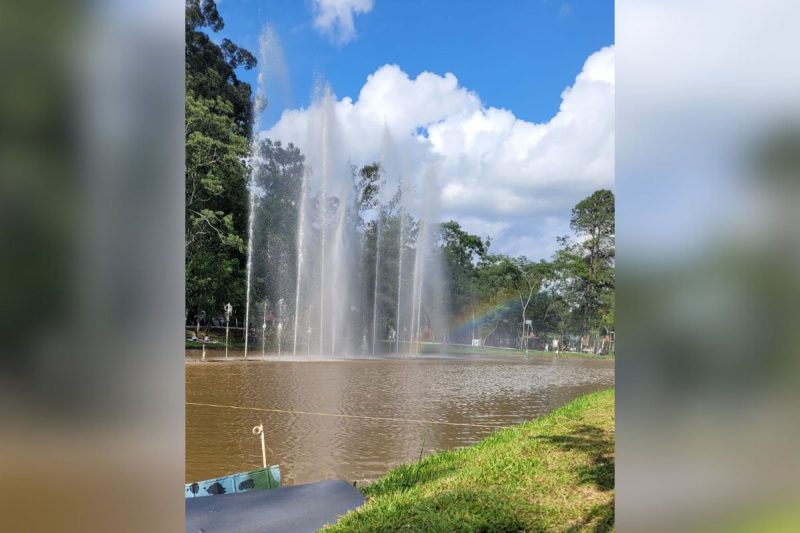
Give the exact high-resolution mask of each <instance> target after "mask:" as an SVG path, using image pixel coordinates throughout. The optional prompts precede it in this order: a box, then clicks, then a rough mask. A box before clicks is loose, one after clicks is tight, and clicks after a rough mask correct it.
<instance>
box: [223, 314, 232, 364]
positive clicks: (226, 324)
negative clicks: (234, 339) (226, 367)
mask: <svg viewBox="0 0 800 533" xmlns="http://www.w3.org/2000/svg"><path fill="white" fill-rule="evenodd" d="M224 309H225V360H226V361H227V360H228V331H229V326H230V321H231V313H233V306H232V305H231V303H230V302H228V303H226V304H225V307H224Z"/></svg>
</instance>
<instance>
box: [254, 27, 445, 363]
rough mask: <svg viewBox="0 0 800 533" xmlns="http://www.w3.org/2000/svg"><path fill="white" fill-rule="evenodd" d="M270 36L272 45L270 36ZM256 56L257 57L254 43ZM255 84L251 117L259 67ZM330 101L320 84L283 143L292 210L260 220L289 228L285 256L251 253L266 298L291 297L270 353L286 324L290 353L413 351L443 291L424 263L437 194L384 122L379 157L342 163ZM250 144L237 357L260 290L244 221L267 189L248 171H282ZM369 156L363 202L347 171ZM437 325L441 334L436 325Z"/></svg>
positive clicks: (259, 102)
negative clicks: (297, 128) (294, 151)
mask: <svg viewBox="0 0 800 533" xmlns="http://www.w3.org/2000/svg"><path fill="white" fill-rule="evenodd" d="M271 39H272V42H277V37H276V36H275V35H274V34H273V35H272V36H271ZM262 44H263V42H262ZM261 52H262V55H263V54H264V53H265V52H264V48H263V46H262V50H261ZM258 87H259V89H258V90H259V92H258V95H257V97H256V105H255V106H254V107H255V111H254V112H255V113H256V116H258V115H257V114H258V113H259V112H260V111H261V110H263V108H264V107H263V106H264V103H265V101H266V99H265V96H264V94H263V87H264V80H263V72H262V73H260V74H259V85H258ZM337 104H338V101H337V99H336V97H335V96H334V95H333V92H332V90H331V88H330V87H329V86H328V85H326V84H324V83H322V82H319V83H318V85H317V88H316V89H315V93H314V97H313V98H312V103H311V104H310V106H309V107H308V109H307V116H308V122H307V131H306V134H305V140H298V139H282V140H283V141H284V142H287V141H292V142H295V143H297V144H298V146H299V147H300V149H301V151H302V155H303V156H304V157H305V163H304V165H303V169H304V170H303V171H302V173H300V174H301V175H297V176H296V177H295V178H292V179H296V180H297V181H295V182H293V183H295V185H296V186H297V189H295V192H294V193H292V194H295V196H293V197H292V204H291V205H293V206H296V208H295V209H294V210H293V212H292V213H291V214H289V213H281V214H280V215H278V214H275V213H273V212H270V222H269V223H270V224H275V226H274V227H273V229H271V230H270V231H277V230H275V229H274V228H279V227H291V228H293V229H294V231H295V234H294V235H293V239H291V244H290V245H288V246H291V247H292V248H293V254H294V255H293V257H292V261H289V262H287V261H286V260H285V259H284V260H279V259H277V258H275V257H273V255H272V252H270V251H269V250H271V249H270V248H266V249H264V250H261V249H259V250H258V251H257V252H258V254H259V255H258V257H259V258H260V257H262V256H264V257H265V259H266V265H265V267H266V270H265V274H264V275H265V276H266V277H267V278H268V279H269V280H271V281H269V283H271V285H270V286H269V287H270V288H269V291H270V294H271V297H275V298H277V295H276V294H275V293H276V292H282V293H283V294H287V293H288V294H292V295H293V298H291V299H290V300H288V301H287V300H286V299H284V298H280V299H279V300H278V306H277V319H276V322H277V323H276V346H277V352H278V354H282V353H283V349H284V340H285V339H284V334H286V333H287V332H286V328H287V327H289V328H291V330H290V331H289V332H288V336H287V340H289V341H290V342H291V354H292V355H294V356H297V355H298V354H299V353H300V351H301V350H302V345H303V344H304V343H305V344H306V347H305V352H306V353H307V354H309V355H312V354H314V355H320V356H330V357H333V356H336V355H337V354H344V355H352V354H355V353H359V351H360V353H364V354H371V355H373V356H376V355H379V354H380V353H383V352H385V351H387V350H386V348H385V347H383V345H382V343H385V342H388V345H387V347H388V350H389V351H392V349H393V350H394V351H396V352H404V351H408V352H417V351H418V350H419V345H420V342H421V341H422V339H423V336H424V335H423V331H425V332H427V331H431V330H434V329H436V328H435V327H434V323H433V322H434V321H435V320H436V313H435V312H434V310H435V308H436V306H435V305H434V301H435V300H437V299H439V298H441V297H442V294H443V291H442V290H441V289H442V286H441V282H442V280H441V276H436V275H435V272H436V271H437V269H436V268H432V265H433V264H434V263H436V262H437V261H438V258H437V257H436V251H435V244H436V238H435V231H436V230H437V228H438V224H437V223H438V220H437V219H436V214H437V213H436V212H435V209H433V207H435V206H436V205H437V204H438V195H439V192H438V190H437V188H436V186H435V177H434V175H433V174H432V173H430V172H429V173H424V172H421V171H420V170H418V169H415V167H414V166H413V165H412V164H411V161H410V159H409V157H408V156H405V155H404V154H403V150H401V149H398V146H399V145H398V144H397V143H396V142H395V138H394V137H393V134H392V132H391V130H390V128H389V127H388V126H385V127H384V132H383V139H382V143H381V150H380V153H379V154H376V157H373V158H371V159H366V160H361V161H358V162H357V164H356V165H351V154H349V153H348V151H347V150H346V149H345V148H344V147H343V145H342V139H343V137H342V134H341V129H340V128H341V125H340V124H339V121H338V117H337ZM254 122H256V124H257V121H254ZM301 141H302V142H301ZM258 142H260V137H259V136H258V135H254V141H253V145H252V146H251V157H250V158H249V159H248V165H249V167H250V171H251V174H250V181H249V183H250V186H249V191H250V206H251V211H250V217H249V219H248V252H247V257H248V267H247V272H248V273H247V282H246V285H247V289H246V299H247V305H246V307H245V335H244V338H245V341H244V342H245V358H246V357H247V351H248V332H249V319H250V305H249V304H250V298H251V296H252V295H251V286H252V285H253V284H254V283H256V287H262V286H263V283H264V282H263V281H262V280H263V279H265V278H262V277H259V278H257V279H254V278H253V266H252V261H253V253H254V251H253V246H263V244H258V243H262V242H266V241H265V240H264V239H262V238H257V237H256V236H254V235H253V233H254V232H255V231H262V229H260V228H259V224H261V222H259V221H258V220H253V218H254V217H255V213H257V212H264V211H263V204H261V203H260V201H261V200H260V198H261V197H262V196H263V195H264V194H266V193H265V192H264V191H263V190H261V189H260V187H261V185H255V182H254V179H255V178H254V176H255V175H257V174H258V173H259V172H262V173H263V172H273V171H274V172H281V170H280V165H276V164H272V166H270V162H269V161H260V160H259V158H258V157H257V155H256V154H258V151H257V148H258ZM401 144H402V143H401ZM375 161H378V162H379V165H380V176H379V177H380V180H379V183H378V185H377V192H375V193H373V194H375V197H373V198H371V199H370V201H369V202H364V201H363V200H364V198H363V197H361V196H359V195H360V194H361V193H360V192H359V191H358V190H357V184H358V176H359V175H358V171H357V170H356V169H358V168H359V165H366V164H371V163H373V162H375ZM276 168H277V169H278V170H275V169H276ZM270 169H271V170H270ZM258 175H259V176H261V177H260V178H259V181H258V183H259V184H261V183H264V182H269V181H270V180H269V179H267V180H266V181H263V180H264V178H263V176H272V175H273V174H258ZM275 175H276V176H277V174H275ZM428 182H430V183H428ZM257 206H258V207H259V209H261V211H259V210H258V209H256V207H257ZM279 216H283V217H292V220H291V221H287V222H286V223H285V224H284V223H283V222H281V220H276V218H277V217H279ZM259 235H261V234H259ZM282 242H289V240H286V239H284V241H282ZM373 244H374V247H375V249H374V252H375V253H374V254H373V255H370V254H367V253H366V252H365V251H366V250H367V249H368V247H369V246H373ZM265 250H266V251H265ZM260 265H261V259H259V267H260ZM259 276H261V274H259ZM256 290H258V291H260V290H261V289H260V288H257V289H256ZM257 297H258V296H257ZM265 315H266V310H265ZM287 317H288V318H289V320H288V321H287V320H286V319H287ZM304 328H305V335H304V334H303V329H304ZM262 330H263V333H262V354H265V347H264V337H265V335H266V319H265V320H264V324H262ZM438 331H440V332H443V331H444V327H441V328H439V329H438ZM390 332H394V334H393V335H392V334H391V333H390Z"/></svg>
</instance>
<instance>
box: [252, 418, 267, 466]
mask: <svg viewBox="0 0 800 533" xmlns="http://www.w3.org/2000/svg"><path fill="white" fill-rule="evenodd" d="M253 435H260V436H261V461H262V463H263V464H264V468H267V448H266V445H265V444H264V424H263V423H262V424H259V425H257V426H255V427H254V428H253Z"/></svg>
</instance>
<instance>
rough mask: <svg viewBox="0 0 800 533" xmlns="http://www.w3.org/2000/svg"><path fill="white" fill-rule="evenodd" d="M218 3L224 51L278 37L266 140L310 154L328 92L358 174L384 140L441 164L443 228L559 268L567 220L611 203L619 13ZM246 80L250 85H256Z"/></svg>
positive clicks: (407, 0)
mask: <svg viewBox="0 0 800 533" xmlns="http://www.w3.org/2000/svg"><path fill="white" fill-rule="evenodd" d="M217 5H218V9H219V11H220V14H221V15H222V17H223V18H224V20H225V28H224V29H223V30H222V31H221V32H219V33H218V34H216V35H214V36H213V38H214V39H215V40H221V39H222V38H224V37H226V38H229V39H231V40H232V41H233V42H235V43H236V44H238V45H240V46H242V47H244V48H247V49H249V50H250V51H252V52H253V53H254V54H256V55H258V53H259V48H260V46H259V36H260V35H261V34H262V31H263V30H264V27H265V26H266V25H269V28H270V33H269V35H270V37H269V39H268V44H269V48H270V50H271V51H270V52H268V56H267V57H266V59H265V61H262V63H269V65H267V70H266V72H265V74H266V76H265V77H266V79H267V81H266V84H267V94H268V96H269V106H268V107H267V110H266V111H265V112H264V113H263V114H262V116H261V119H260V123H259V125H258V128H259V130H260V131H261V132H263V134H264V135H266V136H269V137H272V138H278V139H281V140H283V141H284V142H288V141H294V142H295V144H298V145H299V146H300V147H301V149H302V147H303V146H302V145H303V141H304V139H305V138H306V135H305V133H304V132H305V129H306V127H307V123H308V120H309V116H310V115H311V114H313V107H314V106H313V100H312V94H313V92H314V88H315V85H316V84H317V83H318V81H319V80H321V79H324V80H325V81H327V82H328V83H329V84H330V86H331V88H332V90H333V92H334V94H335V95H336V97H337V103H336V116H337V119H338V121H339V122H340V124H341V127H340V131H341V135H342V137H343V139H342V143H343V146H344V149H345V150H347V151H348V153H349V154H350V155H351V156H352V159H353V161H354V162H362V163H367V162H370V161H372V160H376V159H378V158H379V157H380V148H381V132H382V131H383V130H384V128H388V129H389V130H391V133H392V135H393V137H394V139H395V141H396V142H397V143H398V145H400V146H404V147H406V148H405V149H407V150H408V153H409V154H412V157H413V159H414V161H415V164H417V165H418V166H420V167H422V166H427V165H435V167H436V173H435V176H436V180H437V188H438V189H440V190H441V206H440V216H441V218H442V219H443V220H446V219H450V218H453V219H455V220H457V221H459V222H460V223H461V224H462V226H463V227H465V228H466V229H467V230H469V231H471V232H473V233H476V234H479V235H481V236H482V237H491V239H492V251H494V252H502V253H509V254H512V255H526V256H528V257H529V258H531V259H541V258H548V257H550V256H551V255H552V253H553V252H554V251H555V249H556V247H557V245H556V237H557V236H559V235H565V234H568V233H569V232H570V230H569V217H570V210H571V208H572V206H574V205H575V203H577V202H578V201H580V200H581V199H582V198H584V197H586V196H588V195H589V194H591V193H592V192H593V191H594V190H597V189H599V188H612V189H613V185H614V88H615V81H614V69H615V66H614V65H615V62H614V46H613V45H614V8H613V1H605V0H586V1H576V0H572V1H568V2H567V1H558V0H524V1H514V0H507V1H503V2H497V1H495V2H489V1H477V0H474V1H473V0H460V1H447V0H427V1H426V0H403V1H397V0H305V1H303V2H299V1H297V0H275V1H269V2H267V1H263V0H262V1H259V0H221V1H218V2H217ZM276 50H278V52H276ZM238 74H239V76H240V78H241V79H243V80H245V81H248V82H250V83H252V84H253V85H254V86H255V84H256V81H257V80H256V76H257V72H256V71H240V72H239V73H238ZM310 163H311V164H312V165H313V161H312V162H310ZM415 170H416V171H419V172H420V175H422V174H425V175H429V174H428V173H425V172H424V169H422V168H418V169H415Z"/></svg>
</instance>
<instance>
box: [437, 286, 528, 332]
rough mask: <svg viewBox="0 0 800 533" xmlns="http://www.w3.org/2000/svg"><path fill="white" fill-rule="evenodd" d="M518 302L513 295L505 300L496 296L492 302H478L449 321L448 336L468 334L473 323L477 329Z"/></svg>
mask: <svg viewBox="0 0 800 533" xmlns="http://www.w3.org/2000/svg"><path fill="white" fill-rule="evenodd" d="M518 302H519V297H518V296H517V295H516V294H514V295H511V296H509V297H507V298H503V297H501V296H498V297H497V298H494V299H492V300H489V301H486V302H480V303H479V304H478V305H477V306H475V307H470V308H467V309H465V310H464V311H463V312H462V313H460V314H459V315H457V316H455V317H454V318H453V319H452V320H451V321H450V331H451V333H450V335H454V334H462V333H467V332H470V331H471V330H472V324H473V322H474V324H475V328H476V329H477V328H478V326H479V325H480V324H481V323H482V322H483V321H484V320H485V319H486V318H488V317H489V316H491V315H492V314H494V313H496V312H497V311H500V310H501V309H503V308H505V307H508V306H509V305H512V304H514V303H518Z"/></svg>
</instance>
